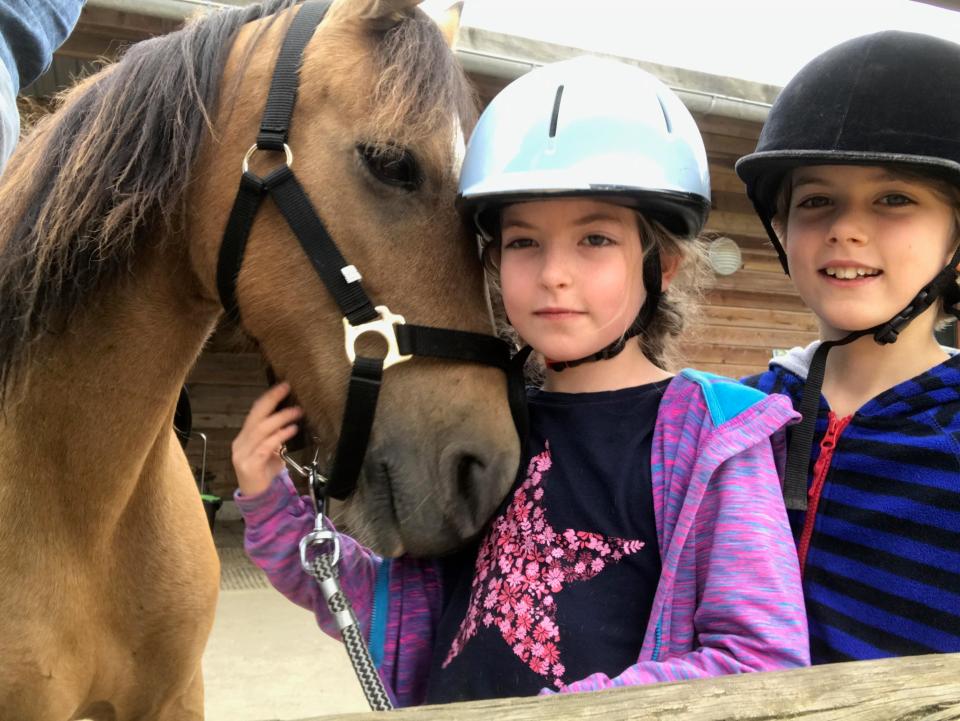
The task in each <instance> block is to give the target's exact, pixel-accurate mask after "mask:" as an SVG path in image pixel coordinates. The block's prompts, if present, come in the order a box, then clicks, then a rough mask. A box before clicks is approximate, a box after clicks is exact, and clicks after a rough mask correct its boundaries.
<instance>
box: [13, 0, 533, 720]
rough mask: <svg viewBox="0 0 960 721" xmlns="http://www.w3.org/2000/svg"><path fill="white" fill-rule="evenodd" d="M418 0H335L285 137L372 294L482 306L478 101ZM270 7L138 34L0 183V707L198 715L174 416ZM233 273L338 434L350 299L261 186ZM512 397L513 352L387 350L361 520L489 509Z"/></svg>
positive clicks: (273, 353) (191, 590) (411, 310)
mask: <svg viewBox="0 0 960 721" xmlns="http://www.w3.org/2000/svg"><path fill="white" fill-rule="evenodd" d="M283 4H285V3H280V5H283ZM415 4H416V2H415V0H338V1H337V2H335V3H334V5H333V7H332V8H331V10H330V11H329V13H328V15H327V18H326V19H325V20H324V22H323V24H322V25H321V26H320V27H319V29H318V30H317V32H316V33H315V34H314V36H313V38H312V39H311V41H310V43H309V45H308V46H307V49H306V52H305V54H304V61H303V66H302V69H301V75H300V94H299V100H298V103H297V107H296V110H295V113H294V117H293V125H292V130H291V135H290V140H289V143H290V146H291V147H292V149H293V152H294V155H295V161H294V162H295V163H296V173H297V176H298V178H299V179H300V182H301V183H302V184H303V185H304V187H305V188H306V191H307V193H308V194H309V195H310V198H311V200H312V201H313V203H314V205H315V206H316V207H317V209H318V211H319V213H320V214H321V215H322V216H323V219H324V221H325V222H326V223H327V225H328V228H329V230H330V232H331V234H332V235H333V237H334V238H335V239H336V241H337V243H338V244H339V245H340V247H341V249H342V251H343V254H344V255H345V256H346V257H347V258H348V259H349V261H350V262H351V263H353V264H354V265H356V266H357V267H358V268H360V269H361V270H362V271H363V275H364V280H363V282H364V285H365V287H366V290H367V292H368V293H369V294H370V296H371V297H372V298H373V299H374V300H376V301H377V302H381V303H385V304H389V305H390V307H391V309H392V310H393V311H394V312H397V313H401V314H403V315H405V316H406V318H407V320H408V322H413V323H420V324H424V325H433V326H439V327H448V328H458V329H462V330H472V331H478V332H489V331H490V329H491V322H490V318H489V314H488V311H487V306H486V303H485V300H484V294H483V287H482V278H481V271H480V267H479V264H478V263H477V260H476V250H475V245H474V243H473V241H472V239H471V238H470V237H469V234H468V233H467V232H466V230H465V229H464V227H463V225H462V224H461V222H460V220H459V219H458V217H457V216H456V214H455V212H454V210H453V198H454V194H455V189H456V176H457V170H458V161H459V157H460V156H459V153H460V150H461V148H462V137H463V133H464V132H467V131H468V130H469V127H470V125H471V124H472V122H473V120H474V108H473V104H472V101H471V96H470V93H469V91H468V88H467V85H466V83H465V80H464V78H463V76H462V74H461V73H460V71H459V70H458V69H457V68H456V66H455V65H454V61H453V57H452V54H451V53H450V52H449V50H448V49H447V47H446V46H445V45H444V43H443V39H442V36H441V33H440V31H439V30H438V29H437V28H436V26H434V25H433V24H432V23H431V22H429V21H428V19H427V18H426V16H425V15H423V14H422V13H421V12H420V11H418V10H416V9H415V7H414V6H415ZM277 9H278V5H277V3H274V5H273V6H272V7H268V8H265V9H261V8H260V7H259V6H257V7H252V8H243V9H238V10H235V11H233V10H232V11H228V12H224V13H220V14H215V15H210V16H207V17H205V18H203V19H200V20H197V21H196V22H194V23H192V24H190V25H189V26H188V27H187V28H185V29H184V30H182V31H180V32H178V33H175V34H173V35H170V36H166V37H162V38H157V39H155V40H151V41H148V42H145V43H141V44H139V45H137V46H134V47H133V48H131V50H130V51H129V52H128V53H127V55H126V57H125V58H124V59H123V60H122V61H120V62H119V63H117V64H116V65H113V66H111V67H109V68H107V69H106V70H104V71H103V72H101V73H99V74H98V75H96V76H93V77H91V78H89V79H87V80H86V81H84V82H83V83H82V84H81V85H80V86H79V87H77V88H76V89H75V90H73V91H72V92H71V93H70V94H69V95H68V96H67V98H66V100H65V103H64V105H63V107H62V108H61V109H60V110H59V111H58V112H57V113H56V114H55V115H54V116H52V117H51V118H48V119H47V120H46V121H45V122H44V123H43V124H41V126H40V127H38V128H37V130H36V131H35V133H34V134H33V135H32V137H30V138H28V139H26V140H25V141H24V143H23V144H22V146H21V149H20V150H19V151H18V154H17V155H16V156H15V158H14V160H13V162H12V164H11V165H10V167H9V168H8V170H7V172H6V174H5V175H4V177H3V180H2V183H0V208H2V212H0V308H2V309H3V310H2V313H0V389H2V396H0V404H2V405H0V575H2V578H3V579H4V584H3V589H2V590H0V619H2V620H0V718H3V719H17V720H18V721H34V720H37V721H39V720H40V719H43V720H44V721H59V720H61V719H63V720H66V719H72V718H85V717H91V718H96V719H134V718H136V719H143V720H144V721H148V720H154V719H157V720H159V719H177V720H178V721H182V720H184V719H188V720H189V719H199V718H202V715H203V710H202V707H203V692H202V682H201V677H200V657H201V654H202V651H203V646H204V643H205V641H206V637H207V635H208V633H209V630H210V627H211V624H212V619H213V613H214V608H215V604H216V595H217V587H218V564H217V558H216V553H215V550H214V548H213V544H212V542H211V538H210V534H209V531H208V530H207V527H206V520H205V517H204V514H203V510H202V508H201V505H200V501H199V499H198V497H197V491H196V487H195V485H194V482H193V478H192V475H191V472H190V469H189V467H188V465H187V462H186V459H185V457H184V455H183V453H182V451H181V450H180V449H179V446H178V444H177V442H176V440H175V438H174V437H173V435H172V432H171V422H172V416H173V410H174V406H175V402H176V398H177V390H178V388H179V387H180V385H181V384H182V382H183V381H184V378H185V377H186V375H187V372H188V371H189V369H190V367H191V365H192V364H193V363H194V361H195V359H196V357H197V355H198V354H199V352H200V349H201V347H202V345H203V343H204V340H205V339H206V337H207V336H208V334H209V333H210V331H211V329H212V328H213V326H214V324H215V323H216V321H217V318H218V317H219V315H220V314H221V308H220V305H219V301H218V295H217V289H216V280H215V278H216V263H217V255H218V250H219V245H220V240H221V236H222V233H223V229H224V225H225V222H226V218H227V215H228V213H229V210H230V206H231V203H232V200H233V195H234V193H235V192H236V186H237V182H238V179H239V174H240V161H241V159H242V157H243V155H244V153H245V151H246V150H247V148H248V147H249V146H250V145H251V143H252V142H253V139H254V138H255V137H256V133H257V128H258V125H259V116H260V113H261V111H262V108H263V106H264V102H265V99H266V93H267V88H268V86H269V81H270V75H271V72H272V69H273V65H274V62H275V59H276V55H277V51H278V48H279V46H280V43H281V41H282V38H283V33H284V29H285V28H286V26H287V25H288V23H289V20H290V18H291V17H292V15H293V13H294V12H295V10H283V11H282V12H280V13H279V14H277V15H275V16H271V17H267V15H269V13H271V12H272V11H274V10H277ZM279 9H281V10H282V7H281V8H279ZM261 16H263V17H261ZM271 155H272V154H268V153H258V154H257V156H258V161H259V162H265V163H266V164H268V165H269V163H270V162H276V160H277V159H276V158H274V157H271ZM259 156H264V157H263V158H260V157H259ZM253 169H254V170H255V171H256V170H257V168H253ZM237 298H238V302H239V307H240V313H241V316H242V319H243V324H244V327H245V329H246V330H247V331H248V332H249V333H250V334H251V335H252V336H253V337H254V338H256V339H257V341H258V342H259V344H260V346H261V348H262V350H263V352H264V354H265V355H266V357H267V358H268V359H269V361H270V362H271V364H272V365H273V366H274V368H275V369H276V370H277V372H278V373H279V374H280V375H282V376H283V377H286V378H288V379H290V380H291V381H292V383H293V385H294V390H295V392H296V394H297V396H298V399H299V402H300V403H301V404H302V405H304V407H305V408H306V410H307V413H308V415H309V416H310V418H311V420H312V424H313V426H314V428H315V430H317V431H318V434H319V436H320V437H321V438H322V439H323V441H322V443H323V447H324V449H325V450H326V451H331V450H332V448H333V445H334V442H335V436H336V434H337V433H338V431H339V423H338V422H339V418H340V415H341V412H342V408H343V404H344V395H345V381H346V377H347V373H348V370H349V363H348V361H347V360H346V358H345V357H344V352H343V338H342V324H341V319H340V314H339V312H338V310H337V308H336V306H335V304H334V303H333V301H332V299H331V298H330V297H329V296H328V294H327V292H326V290H325V289H324V287H323V285H322V284H321V283H320V281H319V280H318V278H317V276H316V275H315V273H314V271H313V269H312V268H311V267H310V264H309V263H308V262H306V258H305V257H304V255H303V252H302V251H301V250H300V248H299V246H298V244H297V241H296V240H295V238H294V237H293V235H292V234H291V233H290V231H289V230H288V228H287V226H286V225H285V223H284V222H282V220H281V218H280V216H279V213H278V212H277V211H276V209H275V208H273V207H272V205H271V203H270V202H269V201H268V202H266V203H265V206H264V208H263V209H262V210H261V212H260V215H259V217H258V219H257V221H256V222H255V224H254V226H253V231H252V234H251V236H250V240H249V243H248V246H247V252H246V257H245V260H244V263H243V267H242V270H241V272H240V275H239V278H238V284H237ZM504 398H505V394H504V379H503V375H502V373H501V372H500V371H498V370H494V369H487V368H482V367H480V366H474V365H466V364H458V363H449V362H441V361H424V360H414V361H411V362H409V363H404V364H401V365H398V366H396V367H393V368H390V369H389V370H387V371H386V374H385V382H384V387H383V392H382V396H381V399H382V400H381V404H380V407H379V410H378V412H377V417H376V422H375V424H374V428H373V434H372V439H371V443H370V450H369V452H368V455H367V461H366V465H365V473H364V476H363V478H362V479H361V483H360V487H359V489H358V491H357V493H356V494H355V496H354V498H353V499H351V500H350V501H349V502H348V507H349V514H350V518H351V524H352V527H353V528H355V529H360V530H361V531H363V533H365V534H366V540H368V541H369V542H371V543H372V544H374V545H376V546H378V547H379V548H380V549H382V550H384V551H387V552H399V551H401V550H409V551H413V552H418V553H432V552H437V551H442V550H445V549H447V548H450V547H453V546H455V545H456V544H458V543H459V542H461V541H462V540H463V539H465V538H467V537H469V536H471V535H472V534H474V533H475V532H476V531H477V530H478V527H479V524H480V523H482V521H483V520H484V519H485V517H486V516H487V515H488V514H489V513H490V512H491V511H492V510H493V508H494V507H495V506H496V504H497V503H498V502H499V501H500V499H501V497H502V496H503V494H504V493H505V492H506V489H507V488H508V486H509V484H510V482H511V480H512V474H513V471H514V470H515V467H516V462H517V454H518V448H517V442H516V438H515V435H514V431H513V427H512V424H511V422H510V416H509V411H508V409H507V406H506V402H505V400H504Z"/></svg>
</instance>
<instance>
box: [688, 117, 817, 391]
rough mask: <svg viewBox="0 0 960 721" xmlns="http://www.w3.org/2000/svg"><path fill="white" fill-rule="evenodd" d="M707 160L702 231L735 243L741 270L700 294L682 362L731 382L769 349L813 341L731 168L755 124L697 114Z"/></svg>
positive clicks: (750, 144)
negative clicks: (695, 326) (707, 200)
mask: <svg viewBox="0 0 960 721" xmlns="http://www.w3.org/2000/svg"><path fill="white" fill-rule="evenodd" d="M697 124H698V125H699V127H700V131H701V132H702V134H703V137H704V142H705V144H706V147H707V156H708V159H709V161H710V177H711V185H712V190H713V209H712V210H711V212H710V217H709V219H708V220H707V227H706V230H707V231H710V232H713V233H718V234H721V235H724V236H727V237H729V238H732V239H733V240H735V241H736V243H737V245H739V246H740V250H741V252H742V254H743V266H742V268H741V269H740V270H738V271H737V272H736V273H733V274H732V275H728V276H717V277H716V279H715V281H714V285H713V288H712V289H711V290H710V291H709V292H708V293H707V296H706V299H705V303H704V306H703V317H702V319H701V325H700V329H699V330H698V331H697V332H696V334H695V337H691V338H689V339H688V340H687V342H686V343H685V344H684V351H685V354H686V360H687V363H688V364H689V365H690V366H692V367H695V368H700V369H702V370H707V371H712V372H714V373H720V374H721V375H727V376H731V377H734V378H738V377H742V376H745V375H750V374H752V373H757V372H760V371H762V370H764V369H765V368H766V366H767V361H768V360H769V359H770V356H771V354H772V353H773V351H774V350H785V349H789V348H792V347H794V346H798V345H800V346H802V345H806V344H807V343H809V342H810V341H812V340H815V339H816V337H817V327H816V321H815V319H814V316H813V314H812V313H810V311H808V310H807V309H806V308H805V306H804V305H803V302H802V301H801V300H800V297H799V296H798V295H797V293H796V291H795V290H794V288H793V283H792V282H791V281H790V279H789V278H788V277H787V276H786V275H785V274H784V272H783V269H782V268H781V267H780V262H779V260H778V259H777V255H776V253H775V251H774V250H773V247H772V246H771V245H770V241H769V240H768V239H767V234H766V232H765V231H764V229H763V226H762V225H761V224H760V221H759V220H758V219H757V217H756V215H755V214H754V211H753V206H752V205H751V203H750V201H749V199H748V198H747V196H746V194H745V193H744V190H743V183H742V182H741V181H740V179H739V178H738V177H737V176H736V174H735V173H734V170H733V166H734V163H735V162H736V161H737V159H738V158H740V157H742V156H743V155H746V154H747V153H750V152H752V151H753V149H754V147H755V145H756V141H757V137H758V135H759V134H760V128H761V126H760V125H759V124H757V123H748V122H744V121H739V120H731V119H727V118H720V117H715V116H712V117H703V116H699V117H697Z"/></svg>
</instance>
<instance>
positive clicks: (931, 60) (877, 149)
mask: <svg viewBox="0 0 960 721" xmlns="http://www.w3.org/2000/svg"><path fill="white" fill-rule="evenodd" d="M845 163H850V164H856V165H864V164H869V165H874V164H897V165H904V166H907V167H911V168H913V169H915V170H920V171H923V172H928V173H930V174H931V175H933V176H935V177H939V178H943V179H945V180H948V181H949V182H952V183H953V184H955V185H958V186H960V45H958V44H956V43H953V42H950V41H948V40H943V39H941V38H935V37H932V36H930V35H922V34H919V33H907V32H901V31H897V30H891V31H885V32H879V33H874V34H872V35H864V36H863V37H859V38H854V39H852V40H848V41H846V42H844V43H841V44H840V45H837V46H836V47H833V48H831V49H830V50H827V51H826V52H825V53H823V54H822V55H819V56H818V57H816V58H814V59H813V60H812V61H810V62H809V63H808V64H807V65H805V66H804V67H803V68H802V69H801V70H800V71H799V72H798V73H797V74H796V75H795V76H794V77H793V79H792V80H790V82H789V83H787V85H786V87H784V89H783V91H782V92H781V93H780V95H779V96H778V97H777V100H776V102H775V103H774V104H773V107H772V108H771V109H770V115H769V117H768V118H767V121H766V124H765V125H764V126H763V131H762V132H761V133H760V139H759V141H758V142H757V149H756V151H755V152H753V153H751V154H750V155H747V156H744V157H743V158H740V160H739V161H738V162H737V166H736V169H737V175H739V176H740V179H741V180H742V181H743V182H744V183H746V185H747V195H749V196H750V199H751V200H752V201H753V204H754V207H755V208H756V210H757V214H758V215H759V216H760V219H761V220H762V221H763V223H764V226H765V227H766V228H767V233H768V235H770V240H771V242H772V243H773V245H774V247H775V248H776V249H777V252H778V254H779V255H780V261H781V263H783V266H784V269H786V267H787V266H786V256H785V254H784V252H783V248H782V247H781V245H780V240H779V239H778V238H777V236H776V234H775V233H774V232H773V229H772V228H771V227H770V221H771V219H772V218H773V216H774V214H775V212H776V196H777V192H778V190H779V188H780V184H781V182H782V181H783V178H784V177H785V175H786V174H787V173H788V172H789V171H790V170H792V169H794V168H797V167H800V166H802V165H823V164H830V165H839V164H845ZM788 272H789V271H788Z"/></svg>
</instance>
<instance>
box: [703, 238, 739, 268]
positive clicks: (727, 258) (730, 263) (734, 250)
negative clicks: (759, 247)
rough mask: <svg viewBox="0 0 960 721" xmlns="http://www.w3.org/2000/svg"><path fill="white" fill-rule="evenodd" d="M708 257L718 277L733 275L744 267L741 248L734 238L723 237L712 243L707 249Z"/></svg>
mask: <svg viewBox="0 0 960 721" xmlns="http://www.w3.org/2000/svg"><path fill="white" fill-rule="evenodd" d="M707 257H708V258H709V259H710V267H711V268H713V272H714V273H716V274H717V275H732V274H733V273H736V272H737V271H738V270H740V268H741V267H742V266H743V255H742V254H741V253H740V246H738V245H737V244H736V242H734V240H733V239H732V238H727V237H724V236H721V237H719V238H717V239H716V240H714V241H712V242H711V243H710V245H709V246H708V249H707Z"/></svg>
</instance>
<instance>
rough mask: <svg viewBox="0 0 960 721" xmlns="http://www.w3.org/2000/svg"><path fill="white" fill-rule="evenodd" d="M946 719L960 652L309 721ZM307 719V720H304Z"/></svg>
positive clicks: (956, 690) (952, 705)
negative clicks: (388, 720)
mask: <svg viewBox="0 0 960 721" xmlns="http://www.w3.org/2000/svg"><path fill="white" fill-rule="evenodd" d="M384 719H394V720H395V721H404V720H405V719H406V720H407V721H441V720H442V721H448V720H449V719H455V720H456V721H532V720H533V719H537V720H539V719H551V721H587V720H593V719H597V720H602V721H626V720H627V719H637V720H640V719H643V720H644V721H657V720H659V719H671V721H693V720H694V719H695V720H696V721H777V720H779V721H784V720H786V719H791V720H796V719H802V720H803V721H822V720H824V719H831V720H835V719H841V720H843V721H854V720H856V721H919V720H920V719H929V720H930V721H947V719H955V720H956V719H960V654H946V655H937V656H913V657H908V658H897V659H883V660H879V661H859V662H854V663H842V664H832V665H828V666H816V667H814V668H806V669H799V670H796V671H777V672H771V673H750V674H743V675H739V676H724V677H720V678H712V679H698V680H695V681H686V682H683V683H665V684H656V685H653V686H637V687H632V688H622V689H614V690H610V691H600V692H596V693H587V694H570V695H562V696H553V697H550V698H523V699H518V698H513V699H499V700H496V701H477V702H472V703H462V704H450V705H447V706H422V707H419V708H410V709H401V710H398V711H392V712H390V713H389V714H388V715H386V716H385V715H384V714H383V713H372V712H371V713H353V714H339V715H334V716H321V717H315V718H313V719H310V720H309V721H384ZM305 721H306V720H305Z"/></svg>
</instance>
